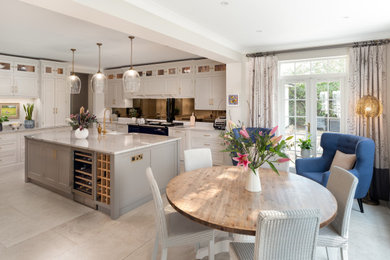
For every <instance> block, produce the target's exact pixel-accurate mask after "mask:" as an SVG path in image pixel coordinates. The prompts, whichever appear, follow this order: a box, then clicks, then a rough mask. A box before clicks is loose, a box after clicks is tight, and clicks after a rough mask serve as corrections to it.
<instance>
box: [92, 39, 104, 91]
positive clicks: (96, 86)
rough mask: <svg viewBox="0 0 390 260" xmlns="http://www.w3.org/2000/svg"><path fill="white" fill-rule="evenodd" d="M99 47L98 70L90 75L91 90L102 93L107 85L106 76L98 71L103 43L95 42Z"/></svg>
mask: <svg viewBox="0 0 390 260" xmlns="http://www.w3.org/2000/svg"><path fill="white" fill-rule="evenodd" d="M96 45H97V46H98V48H99V68H98V71H97V72H96V73H95V74H94V75H93V76H92V79H91V83H92V91H93V92H94V93H104V90H105V88H106V86H107V77H106V75H104V74H103V73H102V72H101V71H100V63H101V47H102V45H103V44H101V43H96Z"/></svg>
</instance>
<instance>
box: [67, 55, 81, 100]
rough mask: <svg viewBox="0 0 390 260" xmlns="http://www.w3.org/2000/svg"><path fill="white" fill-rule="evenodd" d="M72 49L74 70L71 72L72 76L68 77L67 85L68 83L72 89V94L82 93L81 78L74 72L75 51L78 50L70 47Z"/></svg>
mask: <svg viewBox="0 0 390 260" xmlns="http://www.w3.org/2000/svg"><path fill="white" fill-rule="evenodd" d="M70 50H71V51H72V54H73V57H72V72H71V73H70V76H69V77H68V78H67V85H68V88H69V89H70V93H71V94H80V90H81V80H80V78H79V77H77V76H76V74H75V73H74V52H75V51H76V49H70Z"/></svg>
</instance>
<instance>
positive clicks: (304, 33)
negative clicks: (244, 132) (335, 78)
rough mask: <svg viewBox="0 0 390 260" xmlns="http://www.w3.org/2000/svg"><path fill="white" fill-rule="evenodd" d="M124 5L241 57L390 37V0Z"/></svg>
mask: <svg viewBox="0 0 390 260" xmlns="http://www.w3.org/2000/svg"><path fill="white" fill-rule="evenodd" d="M123 1H125V2H127V3H129V4H132V5H136V6H138V7H140V8H142V9H144V10H148V11H149V12H152V13H153V14H155V15H159V16H160V17H163V18H165V19H167V20H170V21H171V22H173V23H175V24H179V25H181V26H183V27H185V28H187V29H191V30H193V31H195V32H197V33H200V34H202V35H205V36H209V38H210V39H213V40H215V41H217V42H219V43H220V44H224V45H225V46H227V47H230V48H232V49H234V50H237V51H240V52H241V53H248V52H254V51H269V50H280V49H289V48H301V47H314V46H321V45H327V44H339V43H346V42H352V41H362V40H371V39H380V38H387V37H390V15H389V10H390V1H389V0H370V1H368V0H196V1H195V0H193V1H183V0H123ZM221 2H225V3H227V5H223V4H221Z"/></svg>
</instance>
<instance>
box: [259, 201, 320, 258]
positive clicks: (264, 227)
mask: <svg viewBox="0 0 390 260" xmlns="http://www.w3.org/2000/svg"><path fill="white" fill-rule="evenodd" d="M319 225H320V210H319V209H301V210H286V211H274V210H265V211H261V212H260V213H259V217H258V221H257V228H256V243H255V250H254V252H255V255H254V259H255V260H269V259H280V260H282V259H289V260H306V259H310V260H312V259H315V249H316V243H317V237H318V229H319Z"/></svg>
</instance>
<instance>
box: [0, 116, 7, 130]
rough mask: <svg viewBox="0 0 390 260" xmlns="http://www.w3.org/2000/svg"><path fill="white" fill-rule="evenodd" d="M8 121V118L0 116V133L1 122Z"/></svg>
mask: <svg viewBox="0 0 390 260" xmlns="http://www.w3.org/2000/svg"><path fill="white" fill-rule="evenodd" d="M6 121H8V116H0V132H1V131H3V122H6Z"/></svg>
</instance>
